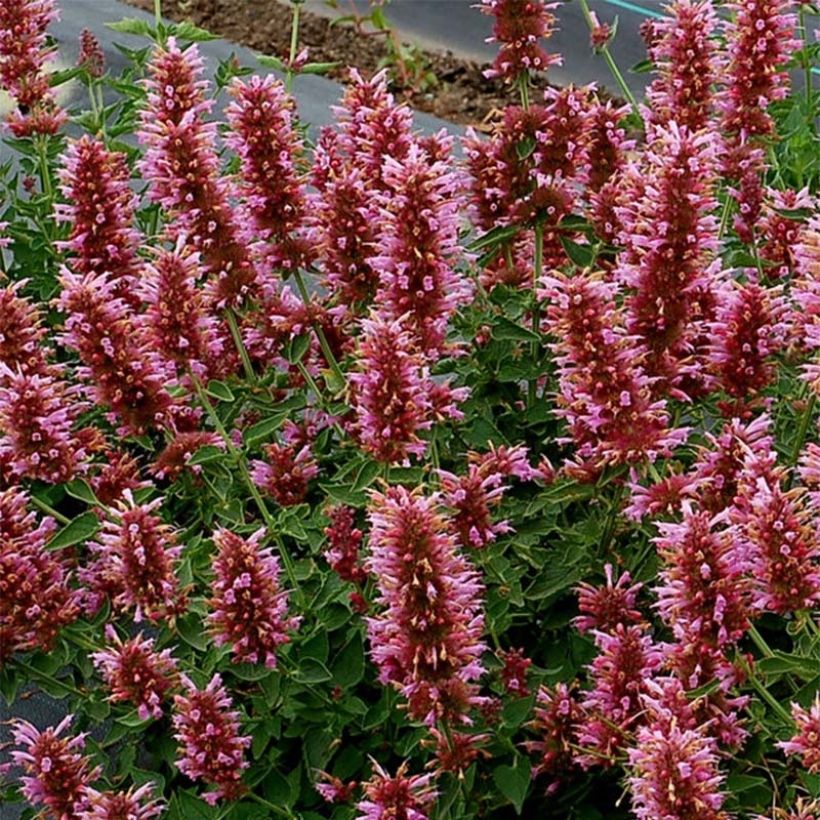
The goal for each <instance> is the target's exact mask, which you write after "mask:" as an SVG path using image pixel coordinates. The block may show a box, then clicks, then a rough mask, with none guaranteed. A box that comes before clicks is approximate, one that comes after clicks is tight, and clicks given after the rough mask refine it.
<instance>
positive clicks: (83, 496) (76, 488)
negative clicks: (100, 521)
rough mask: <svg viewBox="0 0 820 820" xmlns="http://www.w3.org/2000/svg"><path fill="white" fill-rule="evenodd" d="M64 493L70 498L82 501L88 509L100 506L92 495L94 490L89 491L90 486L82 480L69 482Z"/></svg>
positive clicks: (76, 479)
mask: <svg viewBox="0 0 820 820" xmlns="http://www.w3.org/2000/svg"><path fill="white" fill-rule="evenodd" d="M65 491H66V492H67V493H68V495H70V496H71V497H72V498H76V499H78V500H80V501H84V502H85V503H86V504H88V505H89V506H90V507H99V506H100V501H99V499H98V498H97V496H96V495H94V490H92V489H91V485H90V484H89V483H88V482H87V481H86V480H85V479H84V478H75V479H74V481H69V482H68V484H66V485H65Z"/></svg>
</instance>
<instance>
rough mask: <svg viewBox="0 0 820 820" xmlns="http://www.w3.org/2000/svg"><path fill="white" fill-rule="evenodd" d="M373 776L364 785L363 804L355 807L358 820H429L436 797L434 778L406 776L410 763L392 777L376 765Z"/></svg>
mask: <svg viewBox="0 0 820 820" xmlns="http://www.w3.org/2000/svg"><path fill="white" fill-rule="evenodd" d="M372 762H373V776H372V777H371V778H370V780H368V781H367V782H366V783H362V788H363V790H364V800H361V801H359V802H358V803H357V804H356V809H357V811H358V812H359V813H358V814H357V815H356V820H392V818H397V820H398V818H406V820H427V818H428V817H429V816H430V815H429V814H428V811H430V810H431V809H432V806H433V802H434V801H435V799H436V797H437V793H436V790H435V788H434V787H433V782H432V781H433V775H432V774H414V775H410V776H408V775H407V769H408V767H409V766H408V763H407V762H404V763H402V764H401V766H399V768H398V770H397V771H396V774H395V775H394V776H392V777H391V776H390V775H389V774H388V773H387V772H386V771H385V770H384V769H383V768H382V767H381V766H380V765H379V764H378V763H376V761H375V760H374V761H372Z"/></svg>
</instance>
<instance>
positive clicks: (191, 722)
mask: <svg viewBox="0 0 820 820" xmlns="http://www.w3.org/2000/svg"><path fill="white" fill-rule="evenodd" d="M180 677H181V679H182V682H183V684H184V685H185V689H186V691H185V693H184V694H182V695H175V696H174V716H173V724H174V729H176V734H175V735H174V737H175V738H176V740H177V741H179V743H180V746H181V748H180V752H181V756H180V757H179V758H178V760H177V764H176V765H177V768H178V769H179V770H180V771H181V772H182V773H183V774H185V775H187V776H188V777H190V778H191V780H202V781H203V782H204V783H206V784H208V785H209V786H216V789H214V790H213V791H208V792H206V793H205V794H203V795H202V799H203V800H205V801H206V802H208V803H210V804H211V805H214V804H215V803H216V802H217V801H218V800H220V799H225V800H235V799H236V798H238V797H241V795H242V794H243V792H244V791H245V786H244V785H243V783H242V771H243V770H244V769H247V768H248V761H247V760H246V759H245V749H247V748H248V746H250V745H251V738H250V737H249V736H243V735H241V734H240V733H239V732H240V728H239V713H238V712H235V711H233V709H232V707H233V702H232V701H231V699H230V697H229V696H228V693H227V692H226V691H225V687H224V686H223V685H222V678H221V677H220V676H219V675H214V676H213V677H212V678H211V680H210V681H209V683H208V685H207V686H206V687H205V688H204V689H197V687H196V685H195V684H194V683H193V681H191V680H190V679H189V678H188V677H187V676H185V675H181V676H180Z"/></svg>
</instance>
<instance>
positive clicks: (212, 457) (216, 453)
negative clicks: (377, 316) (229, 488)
mask: <svg viewBox="0 0 820 820" xmlns="http://www.w3.org/2000/svg"><path fill="white" fill-rule="evenodd" d="M224 458H225V451H224V450H223V449H221V448H220V447H215V446H214V445H213V444H206V445H205V446H204V447H200V448H199V449H198V450H197V451H196V452H195V453H194V454H193V455H192V456H191V457H190V458H189V459H188V464H192V465H193V464H208V463H209V462H211V461H221V460H222V459H224Z"/></svg>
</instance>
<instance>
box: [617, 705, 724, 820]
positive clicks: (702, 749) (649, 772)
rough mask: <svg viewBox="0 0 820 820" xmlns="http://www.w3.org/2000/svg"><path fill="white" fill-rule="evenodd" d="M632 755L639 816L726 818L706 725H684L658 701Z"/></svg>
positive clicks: (712, 743) (714, 748)
mask: <svg viewBox="0 0 820 820" xmlns="http://www.w3.org/2000/svg"><path fill="white" fill-rule="evenodd" d="M654 711H655V715H654V716H653V718H652V719H651V720H650V722H649V723H648V725H646V726H641V727H640V728H639V729H638V732H637V735H636V738H635V747H634V748H630V749H628V750H627V754H628V755H629V768H630V772H631V776H630V777H629V780H628V783H629V789H630V791H631V792H632V809H633V811H634V812H635V816H636V817H637V818H639V820H659V819H660V818H678V817H681V818H682V817H698V818H703V820H727V818H728V817H729V815H728V814H727V813H726V812H724V811H722V809H721V807H722V806H723V803H724V801H725V799H726V795H725V794H724V793H723V792H722V791H721V787H722V785H723V779H724V778H723V776H722V775H721V774H720V771H719V768H718V763H719V758H718V752H717V746H716V744H715V741H714V740H713V739H712V738H711V737H709V736H708V735H707V734H706V733H705V732H704V727H693V728H684V727H682V726H680V725H679V723H678V722H677V721H676V719H675V716H674V715H673V714H671V713H669V712H668V711H667V710H665V709H664V708H663V707H662V706H659V705H657V704H656V706H655V708H654Z"/></svg>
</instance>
